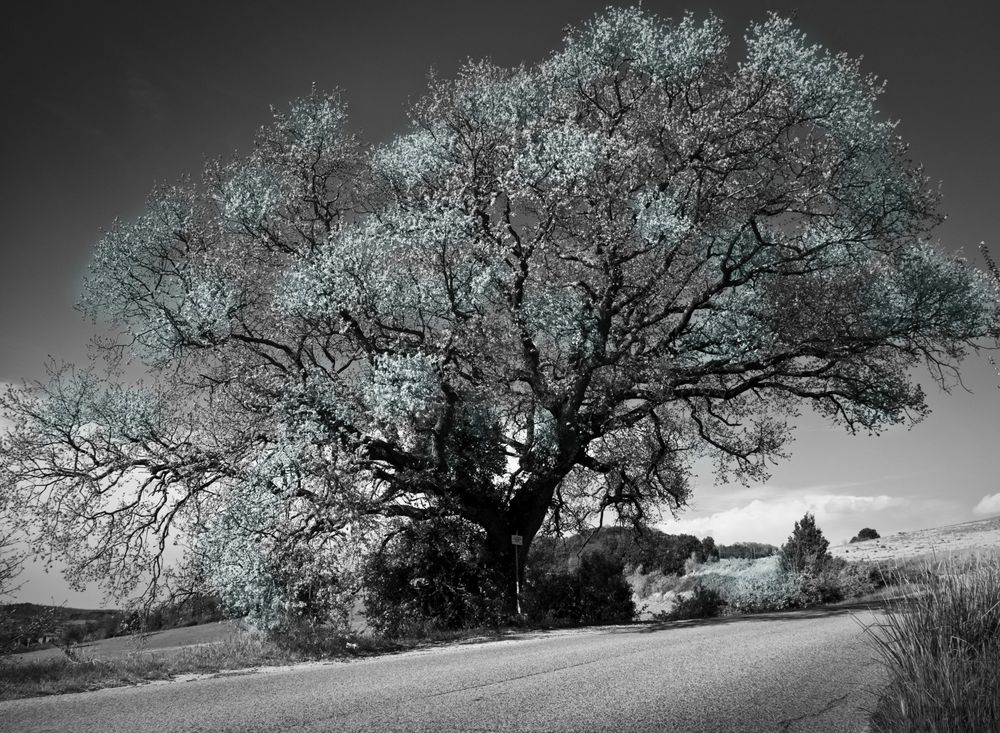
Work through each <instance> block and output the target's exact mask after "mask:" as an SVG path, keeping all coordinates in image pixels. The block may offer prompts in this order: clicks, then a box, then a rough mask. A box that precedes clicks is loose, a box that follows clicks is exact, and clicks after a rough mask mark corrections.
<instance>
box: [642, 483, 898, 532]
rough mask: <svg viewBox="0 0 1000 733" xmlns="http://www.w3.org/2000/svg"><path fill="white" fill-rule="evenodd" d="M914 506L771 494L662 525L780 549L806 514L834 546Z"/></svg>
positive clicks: (894, 499) (883, 499) (880, 499)
mask: <svg viewBox="0 0 1000 733" xmlns="http://www.w3.org/2000/svg"><path fill="white" fill-rule="evenodd" d="M909 507H911V503H910V502H909V501H908V500H907V499H904V498H902V497H898V496H889V495H886V494H879V495H877V496H858V495H853V494H835V493H805V494H797V495H796V494H790V495H789V494H786V495H784V496H782V495H777V496H774V495H772V496H768V497H766V498H764V499H753V500H752V501H750V502H749V503H747V504H743V505H741V506H736V507H732V508H728V509H724V510H721V511H715V512H712V513H710V514H706V515H704V516H697V515H696V514H695V515H694V516H684V515H682V516H681V518H680V519H679V520H677V521H673V522H665V523H663V524H661V525H659V526H660V528H661V529H663V531H665V532H668V533H671V534H679V533H687V534H693V535H696V536H698V537H704V536H706V535H711V536H712V537H714V538H715V541H716V542H719V543H722V544H731V543H733V542H741V541H753V542H769V543H771V544H774V545H780V544H782V543H783V542H785V540H787V538H788V536H789V534H791V531H792V527H793V526H794V525H795V522H797V521H798V520H800V519H802V516H803V515H804V514H805V513H806V512H810V513H812V514H813V515H815V517H816V523H817V525H818V526H819V527H820V529H822V530H823V532H824V534H825V535H826V536H827V539H829V540H830V541H831V542H839V541H840V540H841V538H845V539H846V538H847V537H850V536H852V535H853V534H856V533H857V531H858V530H859V529H861V527H864V526H870V525H872V524H875V523H876V521H877V519H878V518H879V517H875V516H873V515H879V514H881V517H882V518H883V519H884V518H886V517H887V516H889V515H888V514H885V512H887V510H893V512H892V514H893V515H895V514H897V513H898V512H899V511H900V510H903V509H904V508H909Z"/></svg>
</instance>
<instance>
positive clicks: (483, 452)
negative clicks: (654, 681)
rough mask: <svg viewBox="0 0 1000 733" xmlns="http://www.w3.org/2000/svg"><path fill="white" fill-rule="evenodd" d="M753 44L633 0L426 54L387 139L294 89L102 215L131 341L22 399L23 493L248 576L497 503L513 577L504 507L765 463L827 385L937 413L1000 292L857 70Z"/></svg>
mask: <svg viewBox="0 0 1000 733" xmlns="http://www.w3.org/2000/svg"><path fill="white" fill-rule="evenodd" d="M728 45H729V43H728V39H727V37H726V35H725V34H724V32H723V27H722V23H721V22H720V21H719V20H718V19H717V18H715V17H709V18H708V19H707V20H704V21H702V22H699V21H696V20H695V19H694V18H692V17H689V16H686V17H684V18H683V19H681V20H680V21H679V22H669V21H664V20H661V19H659V18H657V17H655V16H652V15H649V14H647V13H645V12H643V11H641V10H637V9H610V10H608V11H606V12H605V13H603V14H602V15H599V16H598V17H596V18H595V19H593V20H592V21H590V22H589V23H587V24H586V25H585V26H583V27H582V28H580V29H578V30H575V31H572V32H570V33H569V34H568V36H567V38H566V40H565V45H564V46H563V48H562V49H561V50H559V51H557V52H556V53H554V54H553V55H552V56H551V57H550V58H548V59H547V60H545V61H544V62H542V63H540V64H538V65H536V66H533V67H530V68H527V67H522V68H517V69H512V70H511V69H503V68H498V67H496V66H494V65H492V64H489V63H485V62H483V63H470V64H469V65H468V66H467V67H465V68H464V69H463V70H462V71H461V72H460V73H459V74H458V76H457V78H455V79H453V80H440V79H436V78H432V79H431V81H430V84H429V90H428V92H427V94H426V96H425V97H424V98H423V99H422V100H420V101H419V102H418V103H417V104H416V105H415V106H414V107H413V109H412V113H411V118H412V123H413V125H412V130H411V131H410V132H408V133H406V134H404V135H401V136H399V137H397V138H396V139H394V140H392V141H391V142H390V143H388V144H386V145H384V146H381V147H375V148H366V147H364V146H362V145H360V144H359V143H357V142H356V141H355V140H354V138H353V137H352V136H351V135H350V134H349V133H348V132H347V128H346V126H345V125H346V121H345V112H344V108H343V106H342V105H341V103H340V102H339V100H338V98H337V97H335V96H324V95H321V94H315V93H314V94H313V95H311V96H309V97H308V98H306V99H303V100H300V101H298V102H296V103H294V104H293V105H292V106H291V108H290V110H289V111H288V112H287V113H282V114H279V115H277V117H276V119H275V121H274V124H273V125H272V126H270V127H269V128H268V129H266V130H264V131H263V132H262V133H261V135H260V137H259V139H258V140H257V141H256V144H255V147H254V149H253V151H252V152H251V153H250V154H249V155H248V156H247V157H246V158H245V159H240V160H236V161H234V162H231V163H226V164H221V163H220V164H214V165H212V166H210V167H209V169H208V171H207V173H206V175H205V177H204V180H203V181H202V182H201V183H199V184H195V183H190V184H187V183H186V184H184V185H181V186H178V187H176V188H172V189H169V190H165V191H160V192H158V193H156V194H155V195H154V196H153V197H152V199H151V202H150V206H149V209H148V211H147V212H146V213H144V214H143V215H142V216H140V217H139V218H138V219H136V220H135V221H132V222H128V223H117V224H116V225H115V226H114V227H113V228H112V229H111V230H110V231H109V232H108V233H107V235H106V236H105V237H104V239H103V241H102V242H101V243H100V245H99V247H98V249H97V254H96V257H95V260H94V264H93V270H92V275H91V277H90V281H89V288H88V295H87V296H86V300H85V306H86V308H87V310H88V311H89V312H90V313H92V314H94V316H95V317H97V318H99V319H101V321H102V322H105V323H110V324H113V325H114V326H115V327H116V328H119V329H120V331H121V334H122V335H121V337H120V338H118V339H117V340H116V341H115V342H114V343H113V344H106V345H105V346H106V347H107V348H106V351H107V352H108V353H109V354H111V355H113V356H115V357H116V358H117V359H118V361H117V362H115V363H119V364H120V363H124V362H125V361H127V360H131V363H130V365H129V366H127V367H121V368H120V369H119V371H117V372H114V371H112V376H111V378H108V377H106V376H104V375H103V374H101V373H99V372H98V371H97V370H95V369H93V368H92V369H81V370H74V369H72V368H68V367H65V368H53V373H52V379H51V380H50V381H49V382H48V383H45V384H36V385H33V386H30V387H28V388H26V389H23V390H15V391H12V392H10V393H9V394H8V395H7V397H6V399H5V407H6V411H7V414H8V416H9V418H10V419H12V420H13V421H14V428H13V430H12V431H11V432H10V434H9V436H8V437H7V439H6V441H5V443H4V456H5V458H4V461H5V463H4V467H5V470H6V471H7V474H8V475H7V480H6V484H7V490H8V491H11V492H14V494H15V495H16V501H17V502H18V503H19V507H20V510H21V511H22V512H24V513H25V514H24V516H28V515H29V513H31V514H32V516H34V521H35V522H36V523H37V528H38V529H39V530H40V531H41V532H42V534H43V535H44V537H45V538H47V540H48V542H49V543H50V547H51V548H52V549H54V550H56V551H58V552H60V553H62V554H63V555H65V556H66V557H67V558H68V560H69V561H70V563H71V569H72V572H73V573H75V575H74V577H76V578H77V579H79V580H86V579H89V578H94V579H98V580H102V581H104V582H106V583H110V585H111V586H112V587H113V589H115V590H125V589H127V588H128V587H129V586H131V585H132V584H134V583H135V582H136V581H137V580H138V579H139V578H140V577H143V573H144V572H147V571H148V570H149V569H150V568H153V569H154V570H155V569H156V568H157V563H158V562H159V561H160V559H161V557H162V551H163V549H164V548H165V546H166V542H167V540H168V538H169V537H170V536H171V533H173V532H176V531H181V530H183V531H187V532H189V533H191V534H193V535H194V536H196V537H198V541H197V542H196V543H195V544H194V548H195V551H196V552H197V553H200V556H201V557H203V558H207V559H206V560H205V563H206V564H207V566H208V567H209V570H210V572H209V574H210V575H212V574H213V573H214V577H215V583H216V585H217V586H220V587H230V586H232V587H241V588H245V587H246V577H248V575H249V576H252V577H253V578H256V579H257V580H258V581H259V583H258V586H259V585H260V584H263V585H266V584H267V583H268V582H271V580H273V579H274V578H275V577H277V576H279V575H280V572H278V570H276V568H278V569H280V567H281V565H282V558H288V557H293V558H296V559H295V563H302V562H303V560H302V558H303V555H302V552H301V548H302V547H305V546H308V547H310V548H312V550H311V552H313V553H314V554H312V555H309V557H313V558H315V557H319V556H321V555H322V550H321V549H317V548H322V547H323V546H324V545H325V546H327V547H328V548H335V547H336V544H337V542H338V541H339V540H338V538H342V537H344V536H345V533H359V532H364V531H365V530H366V529H373V530H376V529H378V528H379V527H382V526H384V521H385V519H386V518H393V517H401V518H406V519H407V521H420V520H425V519H433V518H440V517H460V518H462V519H464V520H466V521H467V522H469V523H471V524H473V525H475V526H476V527H478V528H480V529H481V532H482V536H483V537H484V540H485V542H486V546H487V549H488V552H489V553H490V561H491V562H492V564H493V565H494V567H496V568H499V569H501V571H502V572H504V573H505V574H506V575H507V576H508V582H509V583H510V584H511V585H512V584H513V577H514V560H513V547H512V546H511V535H512V534H519V535H521V536H522V537H523V542H524V545H523V546H522V548H521V554H520V555H519V559H520V562H521V563H522V564H523V562H524V558H525V555H526V554H527V550H528V547H529V546H530V544H531V541H532V538H533V537H535V535H536V534H537V533H538V532H539V531H540V530H543V529H545V528H549V529H553V530H558V529H560V528H563V527H566V526H567V525H568V524H569V523H572V524H573V525H574V526H575V525H578V524H580V523H588V522H593V521H596V520H598V519H599V518H600V519H603V517H604V516H605V513H606V512H610V513H611V516H613V517H615V518H616V519H622V520H626V521H634V522H637V523H642V522H645V521H647V520H649V519H650V518H654V517H657V516H658V514H657V512H658V511H660V510H662V509H664V508H668V509H670V510H676V509H677V508H679V507H681V506H682V505H683V504H684V502H685V499H686V497H687V496H688V484H687V476H688V474H689V468H690V463H691V461H692V460H693V459H694V458H696V457H702V456H704V455H706V454H709V455H711V456H713V457H714V458H715V459H716V461H717V466H718V469H719V471H720V472H722V473H723V474H727V475H735V476H737V477H741V478H751V479H752V478H759V477H760V476H763V475H764V472H765V467H766V463H767V462H768V461H769V460H771V459H774V458H776V457H778V456H780V455H781V449H782V445H783V443H784V442H785V440H786V437H787V435H788V420H789V418H790V417H792V416H794V415H795V414H796V411H797V410H798V409H799V408H800V406H802V405H811V406H812V407H813V408H814V409H815V410H817V411H819V412H820V413H821V414H823V415H825V416H827V417H829V418H830V419H831V420H833V421H836V422H839V423H842V424H843V425H845V426H846V427H847V428H848V429H851V430H854V429H857V428H862V429H869V430H873V431H877V430H878V429H880V428H882V427H884V426H886V425H890V424H893V423H897V422H900V421H904V420H907V419H910V420H912V419H918V418H919V417H921V416H922V415H923V414H924V412H925V411H926V406H925V401H924V396H923V394H922V392H921V390H920V388H919V386H918V385H917V384H916V383H915V382H914V381H913V378H912V374H913V367H915V366H917V365H922V364H926V365H928V366H929V367H930V369H931V371H932V373H933V374H934V375H935V376H936V377H938V378H942V379H943V378H945V377H946V376H947V375H948V374H949V373H950V370H952V369H953V368H954V366H955V365H956V364H957V362H958V360H960V359H961V358H962V356H963V355H964V353H965V351H966V350H967V348H969V347H970V346H972V345H974V344H975V343H976V340H977V339H979V338H981V337H984V336H989V335H991V334H993V333H994V332H995V329H996V325H997V303H996V298H995V296H994V293H993V290H992V288H991V287H990V286H989V284H988V283H987V282H985V281H984V280H983V279H982V277H981V276H980V275H979V273H977V272H976V271H975V270H973V269H972V268H970V267H968V266H966V265H965V264H964V263H962V262H960V261H958V260H955V259H952V258H950V257H948V256H945V255H943V254H942V253H941V252H939V251H938V250H937V249H935V248H934V247H933V246H932V245H931V244H930V243H929V234H930V232H931V230H932V228H933V227H934V225H935V224H937V223H938V222H939V220H940V216H939V214H938V213H937V210H936V207H937V198H936V195H935V192H934V190H933V189H932V187H931V186H930V185H929V183H928V180H927V179H926V178H925V176H924V174H923V173H922V171H921V169H920V168H919V167H916V166H915V165H914V164H912V163H911V162H909V161H908V160H907V157H906V148H905V145H904V143H903V142H902V141H901V140H900V138H899V137H898V136H897V134H896V126H895V124H894V123H892V122H890V121H888V120H886V119H884V118H883V117H881V116H880V115H879V113H878V108H877V105H878V98H879V93H880V85H879V83H878V82H877V81H876V80H875V79H873V78H871V77H867V76H864V75H863V74H862V73H861V72H860V70H859V66H858V63H857V62H856V61H854V60H851V59H849V58H846V57H844V56H840V55H831V54H830V53H828V52H827V51H826V50H824V49H822V48H819V47H816V46H810V45H808V44H807V43H806V41H805V37H804V36H803V35H802V34H801V33H800V32H799V31H797V30H796V29H795V28H794V27H793V26H792V25H791V24H790V23H789V22H788V21H787V20H783V19H781V18H778V17H771V18H769V19H767V20H765V21H763V22H761V23H759V24H756V25H753V26H752V27H751V28H750V29H749V31H748V34H747V37H746V52H745V56H744V57H743V58H742V59H741V60H739V61H736V62H734V61H732V60H730V59H729V57H728V55H727V54H728ZM136 365H141V367H142V368H143V370H144V373H145V374H146V378H145V381H144V382H142V383H129V382H128V381H127V380H125V379H124V377H125V376H126V375H132V374H134V373H135V372H136V371H137V369H138V367H137V366H136ZM316 552H319V553H320V555H315V553H316ZM331 552H332V554H333V555H335V554H336V551H335V550H331ZM314 562H320V561H318V560H314ZM320 564H322V563H320ZM286 565H287V563H286ZM296 567H297V565H296ZM522 569H523V568H522ZM241 573H242V575H241ZM269 579H271V580H269ZM227 584H228V585H227ZM255 587H257V586H255ZM234 592H236V591H234ZM274 599H275V602H276V603H279V604H280V603H282V602H287V600H288V599H287V590H286V589H285V586H280V584H279V586H276V590H275V594H274Z"/></svg>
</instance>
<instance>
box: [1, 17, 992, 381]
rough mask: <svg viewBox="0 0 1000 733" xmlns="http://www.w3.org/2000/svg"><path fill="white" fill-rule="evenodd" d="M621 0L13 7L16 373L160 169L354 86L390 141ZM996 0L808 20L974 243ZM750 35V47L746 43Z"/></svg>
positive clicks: (52, 340) (49, 334) (11, 309)
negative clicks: (447, 86) (110, 230)
mask: <svg viewBox="0 0 1000 733" xmlns="http://www.w3.org/2000/svg"><path fill="white" fill-rule="evenodd" d="M604 4H605V3H604V2H582V1H580V0H572V1H568V0H560V1H558V2H544V3H542V2H523V3H521V2H508V3H474V2H453V3H443V2H400V3H386V2H367V3H356V2H355V3H350V4H348V3H342V2H337V1H336V0H332V1H328V2H315V3H301V2H300V3H296V2H280V3H266V2H238V3H236V2H231V3H221V2H209V3H186V2H168V3H164V2H160V3H146V2H132V1H130V2H123V3H108V2H77V3H52V2H32V3H27V2H24V3H20V4H19V6H14V7H13V8H8V11H7V13H8V14H7V17H6V18H5V23H4V28H3V30H2V31H0V33H2V34H3V36H2V42H0V54H2V60H0V63H2V66H0V68H2V69H3V70H4V71H3V79H2V85H3V88H2V99H3V108H4V110H5V114H3V115H2V117H0V125H2V127H3V130H2V134H0V146H2V149H0V160H2V168H0V170H2V179H0V180H2V195H0V207H2V209H0V216H2V221H3V222H4V227H3V242H2V245H0V246H2V250H0V252H2V266H0V315H2V330H0V380H8V381H11V380H18V379H20V378H22V377H24V376H29V375H35V374H37V373H38V371H39V366H40V364H41V363H42V361H43V360H44V359H45V357H46V355H47V354H55V355H64V354H67V355H70V356H77V355H78V354H79V353H80V349H81V345H82V343H83V342H84V341H85V337H84V334H83V332H82V331H81V324H82V322H81V320H80V319H79V318H78V317H77V316H76V315H75V314H74V312H73V311H72V305H73V303H74V302H75V300H76V298H77V295H78V291H79V283H80V279H81V275H82V273H83V272H84V270H85V268H86V264H87V262H88V259H89V253H90V251H91V248H92V245H93V243H94V242H95V240H96V239H97V238H98V237H99V233H100V229H101V228H102V227H106V226H108V225H109V224H110V223H111V221H112V220H113V219H114V218H115V217H116V216H120V217H124V218H128V217H130V216H132V215H134V214H135V213H136V212H137V211H138V210H139V209H140V207H141V206H142V203H143V201H144V198H145V196H146V194H147V192H148V191H149V190H150V189H151V187H152V186H153V184H154V183H156V182H160V183H171V182H174V181H176V180H177V179H178V178H180V177H181V176H183V175H185V174H193V175H197V174H198V173H199V171H200V169H201V167H202V163H203V161H204V159H205V158H206V157H208V158H211V157H217V156H225V155H229V154H231V153H232V152H234V151H236V150H237V149H242V150H246V149H247V147H248V145H249V143H250V140H251V137H252V135H253V132H254V130H255V129H257V128H258V127H259V126H260V125H261V124H264V123H265V122H266V121H267V119H268V116H269V108H270V106H271V105H278V106H283V105H285V104H286V103H287V102H288V101H289V100H290V99H292V98H294V97H296V96H299V95H302V94H305V93H307V92H308V91H309V87H310V84H311V83H313V82H315V83H316V84H317V85H318V86H319V87H320V88H321V89H332V88H340V89H342V90H343V92H344V94H345V97H346V99H347V100H348V102H349V104H350V106H351V110H352V120H353V125H354V127H355V129H358V130H360V131H361V132H362V133H363V134H364V135H365V137H366V138H367V139H368V140H370V141H383V140H386V139H387V138H388V137H390V136H391V135H392V134H393V133H394V132H397V131H399V130H401V129H403V128H404V127H405V125H406V116H405V106H406V102H407V100H408V99H412V98H414V97H416V96H417V95H419V94H420V92H421V90H422V88H423V84H424V75H425V74H426V72H427V70H428V69H429V68H430V67H431V66H434V67H435V68H436V69H437V70H438V71H439V72H440V73H442V74H444V75H450V74H452V73H453V72H454V70H455V69H456V67H457V66H458V64H459V63H460V62H461V61H462V60H463V59H465V58H468V57H473V58H481V57H490V58H492V59H493V60H494V61H496V62H498V63H500V64H504V65H511V64H516V63H519V62H521V61H526V62H534V61H537V60H539V59H541V58H543V57H544V56H545V55H546V54H547V53H548V52H549V51H550V50H552V49H553V48H555V47H556V46H557V45H558V44H559V42H560V39H561V37H562V29H563V28H564V27H565V26H566V25H567V24H579V23H580V22H581V21H583V20H584V19H586V18H587V17H590V16H591V15H592V14H593V13H594V12H596V11H597V10H599V9H601V8H602V7H603V6H604ZM977 6H978V7H986V6H987V3H981V2H980V3H972V4H970V5H968V6H967V7H965V8H963V7H962V3H955V2H951V3H941V4H931V3H913V2H892V3H885V2H866V3H851V2H828V3H822V4H814V3H809V4H806V3H802V4H801V7H800V8H799V9H798V12H797V17H798V21H799V25H800V26H801V27H802V28H803V29H804V30H806V31H807V32H808V33H809V34H810V37H811V38H814V39H816V40H817V41H820V42H822V43H824V44H825V45H827V46H828V47H830V48H833V49H837V50H844V51H847V52H849V53H850V54H852V55H864V59H865V68H866V69H867V70H869V71H872V72H875V73H877V74H878V75H879V76H881V77H883V78H886V79H887V80H888V82H889V86H888V92H887V94H886V95H885V97H884V109H885V111H886V113H887V114H888V115H889V116H890V117H893V118H897V119H901V120H902V127H901V128H900V129H901V131H902V133H903V135H904V137H906V138H907V139H908V140H909V141H910V142H911V143H912V146H913V147H912V150H913V155H914V157H915V158H916V159H917V160H919V161H922V162H924V163H925V164H926V166H927V169H928V171H929V172H930V174H931V175H932V176H933V177H935V178H937V179H940V180H942V181H943V185H944V192H945V209H946V211H947V212H948V214H949V215H950V217H951V221H950V222H949V223H948V224H946V225H945V226H944V227H942V229H941V230H940V235H941V237H942V238H943V239H944V240H945V242H946V244H947V246H949V247H952V248H958V247H965V248H966V249H968V250H969V251H970V252H974V248H975V246H976V244H978V242H979V241H980V240H984V239H985V240H990V239H991V238H992V237H993V236H994V234H993V233H994V231H995V228H996V227H995V226H994V225H995V223H996V216H995V208H994V207H995V206H996V201H997V191H998V187H1000V186H998V184H997V183H996V181H997V176H996V175H995V172H996V170H997V167H998V166H997V164H998V163H1000V142H998V135H997V131H998V130H1000V112H998V100H997V94H996V74H997V71H998V69H1000V63H998V61H1000V51H998V45H997V44H996V43H995V37H994V33H995V27H994V25H993V23H992V22H990V21H991V19H990V18H987V17H985V16H984V15H983V14H982V12H977V11H976V10H974V8H976V7H977ZM645 7H646V8H647V9H648V10H652V11H655V12H657V13H659V14H661V15H674V16H676V15H679V14H681V13H682V12H683V11H684V10H685V9H690V10H692V11H693V12H695V13H701V14H704V13H705V12H707V10H708V9H709V8H711V9H713V10H714V11H715V12H716V13H717V14H718V15H720V16H721V17H722V18H723V19H724V20H725V21H726V23H727V26H728V28H729V29H730V33H731V35H732V36H733V37H735V38H736V39H740V38H741V37H742V33H743V29H744V28H745V27H746V25H747V23H748V21H749V20H751V19H754V18H757V19H759V18H762V17H763V16H764V15H765V13H766V11H767V9H769V8H773V9H777V10H779V11H780V12H782V13H786V14H787V13H791V12H795V8H796V5H795V4H788V3H779V2H774V1H773V0H772V2H763V3H760V2H712V3H703V2H691V1H690V0H685V1H683V2H664V1H660V2H647V3H646V4H645ZM737 46H738V43H737Z"/></svg>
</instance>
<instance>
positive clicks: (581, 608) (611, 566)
mask: <svg viewBox="0 0 1000 733" xmlns="http://www.w3.org/2000/svg"><path fill="white" fill-rule="evenodd" d="M524 611H525V615H526V616H527V618H528V620H529V622H531V623H536V624H542V625H554V626H576V625H581V624H622V623H629V622H631V621H633V620H634V619H635V615H636V608H635V602H634V601H633V600H632V588H631V587H630V586H629V584H628V581H627V580H626V579H625V574H624V569H623V567H622V565H621V563H619V562H615V561H614V560H613V559H609V558H607V557H605V556H603V555H598V554H584V555H583V556H582V557H581V558H580V561H579V565H577V567H576V568H574V569H572V570H565V571H559V570H550V571H548V572H546V573H544V574H540V575H537V576H536V577H533V578H532V579H531V581H530V582H529V583H527V584H526V585H525V590H524Z"/></svg>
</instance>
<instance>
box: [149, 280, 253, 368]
mask: <svg viewBox="0 0 1000 733" xmlns="http://www.w3.org/2000/svg"><path fill="white" fill-rule="evenodd" d="M172 301H173V302H171V310H170V311H167V310H166V309H160V310H154V311H152V313H150V314H149V315H148V317H147V318H148V320H147V322H146V323H145V324H144V325H145V327H146V330H145V331H144V332H143V333H142V336H141V342H142V344H143V345H144V346H145V347H146V348H147V350H148V351H149V353H150V354H151V355H152V356H154V357H156V356H157V355H162V354H166V353H169V352H170V351H171V350H172V349H174V348H175V347H176V346H177V345H178V344H180V343H188V344H201V345H210V344H214V343H218V342H220V341H222V340H224V339H225V338H226V337H228V336H229V335H230V333H231V329H232V322H231V319H232V317H233V314H234V312H235V311H236V309H237V308H238V306H239V304H240V290H239V286H238V285H237V283H235V282H233V281H232V280H231V279H228V278H225V277H224V276H222V275H220V274H217V273H207V272H205V273H192V274H191V275H190V276H189V278H188V282H187V283H186V285H185V289H184V290H183V291H182V292H180V293H178V294H177V295H176V297H175V298H173V299H172Z"/></svg>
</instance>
